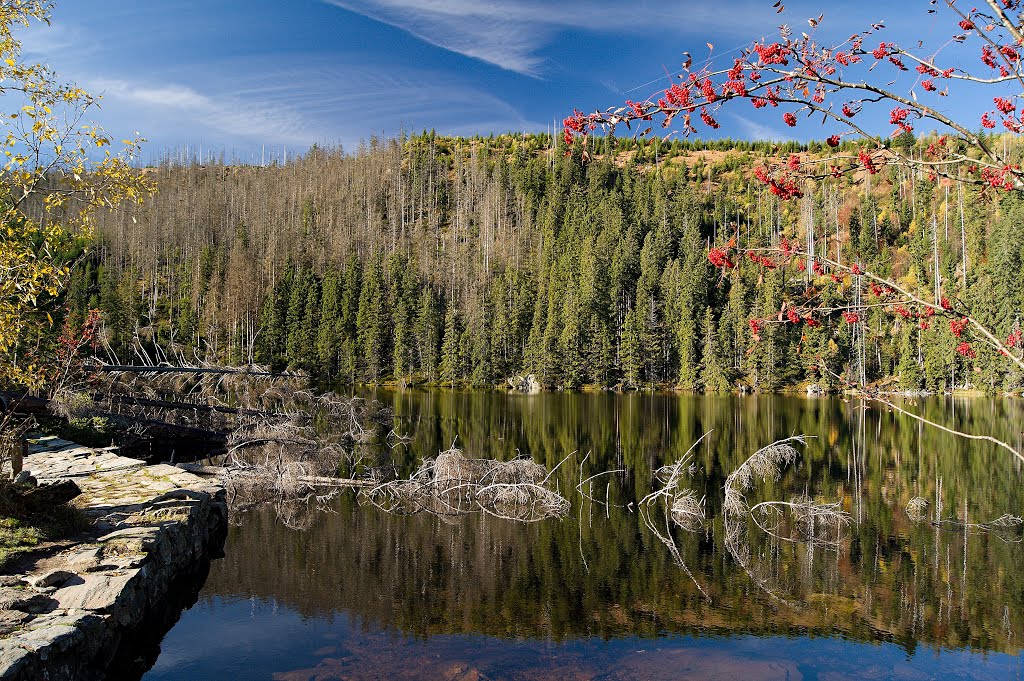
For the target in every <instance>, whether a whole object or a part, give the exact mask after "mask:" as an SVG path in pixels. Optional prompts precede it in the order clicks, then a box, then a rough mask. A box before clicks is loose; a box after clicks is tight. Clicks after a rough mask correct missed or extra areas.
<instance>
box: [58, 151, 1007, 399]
mask: <svg viewBox="0 0 1024 681" xmlns="http://www.w3.org/2000/svg"><path fill="white" fill-rule="evenodd" d="M933 141H934V140H929V139H927V138H920V139H915V138H913V137H912V136H910V135H905V136H903V137H902V138H898V139H896V140H894V141H893V142H892V143H893V144H902V145H904V146H905V147H907V151H908V153H911V154H915V153H919V154H924V153H925V150H926V148H927V146H928V144H929V143H931V142H933ZM990 142H991V143H992V144H1004V145H1008V144H1010V141H1009V140H1008V139H1000V138H992V139H991V140H990ZM586 151H587V153H586V155H585V156H584V153H583V150H582V149H580V148H579V145H577V146H576V147H575V148H572V149H567V148H566V147H565V146H564V143H563V142H562V141H561V140H560V139H559V140H556V139H553V138H551V137H550V136H547V135H543V134H540V135H521V134H517V135H503V136H492V137H488V138H482V137H478V138H451V137H443V136H439V135H436V134H434V133H423V134H417V135H401V136H399V137H396V138H394V139H371V140H370V141H368V142H366V143H364V144H361V145H360V146H359V147H358V148H356V149H354V150H345V149H341V148H331V149H326V148H317V147H314V148H312V149H310V150H309V151H308V152H307V153H306V154H305V155H302V156H300V157H297V158H292V159H290V160H289V162H287V163H285V164H281V163H274V164H272V165H267V166H250V165H234V164H229V163H225V162H223V160H221V161H219V162H218V161H215V160H210V159H203V161H202V162H200V161H199V159H194V158H191V159H190V158H189V156H188V155H186V154H179V155H177V156H176V157H175V158H174V159H173V160H172V159H168V160H166V161H164V162H162V163H160V164H159V165H157V166H155V167H152V168H149V169H147V171H146V172H147V174H148V175H149V179H151V180H153V181H154V182H155V183H156V185H157V187H158V191H157V194H156V195H155V196H154V197H153V198H152V199H151V200H148V201H147V202H145V204H144V205H142V206H132V207H127V208H118V209H114V210H111V211H109V212H107V213H105V214H104V215H102V216H101V218H100V219H99V221H98V225H97V233H96V241H95V243H94V245H93V247H92V248H91V249H90V250H89V252H88V254H87V256H85V257H84V258H83V259H82V260H81V262H79V263H78V265H77V266H76V268H75V270H74V272H73V275H72V280H71V282H70V285H69V288H68V293H67V296H68V303H69V305H68V309H70V310H71V315H72V317H73V318H83V317H84V315H85V313H86V311H87V310H89V309H91V308H99V309H100V310H101V311H102V313H103V319H104V323H103V329H102V334H101V341H102V345H103V347H104V348H105V349H106V352H107V353H108V354H109V356H110V359H111V361H114V362H117V363H131V362H137V361H140V360H142V359H146V360H152V361H156V360H160V359H165V358H166V359H169V360H172V361H173V359H174V358H175V357H177V358H179V359H181V358H186V359H189V360H193V361H194V360H202V361H214V362H220V363H233V364H240V363H261V364H268V365H271V366H273V367H274V368H275V369H286V368H287V369H292V370H302V371H306V372H309V373H311V374H313V375H315V376H316V377H317V378H318V379H319V380H321V381H323V382H324V383H343V384H357V383H374V384H383V383H390V384H398V385H403V386H409V385H443V386H450V387H469V386H473V387H493V386H499V385H504V384H506V382H507V379H509V378H510V377H513V376H521V375H527V374H532V375H534V376H535V378H536V380H537V381H539V382H540V384H542V385H543V386H545V387H547V388H551V389H581V388H588V387H614V388H620V389H649V388H675V389H681V390H690V391H706V392H720V391H727V390H732V389H737V388H739V389H748V390H755V391H777V390H782V389H786V388H791V387H801V388H802V387H803V386H805V385H806V384H809V383H815V384H818V385H821V386H822V387H825V388H829V387H835V385H836V384H837V381H838V380H839V379H837V377H842V378H843V380H844V381H849V382H852V383H860V384H874V385H878V386H889V387H891V389H894V390H895V389H899V390H907V391H917V390H929V391H943V390H945V391H949V390H954V389H963V388H976V389H982V390H986V391H991V392H998V391H1007V390H1019V389H1020V388H1021V385H1022V377H1021V375H1020V374H1019V372H1014V371H1012V370H1011V367H1010V366H1009V364H1008V363H1003V362H1000V361H999V358H998V357H995V355H994V354H993V353H991V352H988V351H985V350H983V349H979V352H978V355H977V357H965V356H962V355H960V354H958V353H957V352H956V346H957V342H958V341H957V339H956V338H954V337H953V335H952V334H951V333H950V331H949V329H948V328H945V325H944V324H939V323H936V324H929V323H927V322H926V321H918V320H916V319H905V318H902V317H900V316H899V315H894V314H893V313H892V311H891V310H888V309H886V308H885V307H884V306H878V307H871V306H870V305H869V306H868V307H867V308H866V314H865V315H863V316H862V318H861V319H859V320H858V321H857V322H856V323H848V322H846V321H844V320H843V318H842V316H841V315H839V314H836V315H834V316H830V317H828V318H825V319H822V320H821V322H822V323H821V325H820V326H817V327H809V326H805V325H801V326H799V327H791V326H789V325H783V324H772V325H768V326H767V327H766V328H765V330H764V331H763V332H761V333H760V334H759V337H758V339H755V338H754V337H753V332H752V330H751V325H750V320H751V319H752V318H765V317H774V316H776V315H778V314H779V311H780V305H781V303H782V300H783V288H784V283H785V281H786V278H792V277H812V278H813V277H815V275H814V274H813V273H812V272H811V271H810V269H807V270H801V271H798V270H797V268H795V267H789V268H775V269H767V268H764V267H762V266H760V265H757V264H754V263H751V262H746V261H744V262H740V263H737V267H736V268H735V269H730V270H725V271H724V273H723V270H719V269H716V268H715V267H713V266H712V265H711V263H709V261H708V257H707V253H708V249H709V247H710V246H713V245H715V244H721V243H724V242H725V241H726V240H728V239H730V238H735V239H737V241H738V243H739V244H740V245H741V246H743V247H747V246H756V245H758V244H763V245H768V244H777V243H780V241H781V240H782V239H788V240H790V241H796V242H798V243H801V244H803V245H805V247H806V248H808V249H812V248H813V249H814V251H815V252H818V253H827V254H828V255H829V257H831V258H834V259H837V260H839V261H842V262H856V263H860V264H861V266H862V267H864V268H866V269H870V270H871V271H872V272H878V273H884V274H885V275H887V276H888V277H889V278H891V279H892V280H894V281H898V282H900V284H901V285H903V286H905V287H908V288H909V289H911V290H914V291H915V292H919V293H921V294H923V295H929V296H930V295H931V293H932V292H935V291H937V290H940V289H941V293H942V295H945V296H949V297H951V298H953V297H955V298H957V299H959V300H961V301H963V302H964V303H965V304H967V305H969V306H971V308H972V310H973V311H974V313H975V315H976V316H977V317H978V318H980V319H981V320H983V321H984V322H985V323H986V324H987V325H989V327H990V328H992V329H994V330H995V331H996V332H998V333H999V334H1002V335H1003V336H1004V337H1005V335H1006V334H1007V333H1009V332H1010V331H1011V330H1012V329H1013V327H1014V325H1015V324H1017V323H1019V317H1020V315H1021V310H1022V306H1024V287H1022V286H1021V273H1022V266H1024V263H1022V259H1024V243H1022V242H1021V240H1020V239H1019V238H1015V237H1014V234H1015V233H1019V229H1017V228H1016V227H1015V226H1016V225H1019V223H1020V222H1021V221H1022V219H1024V202H1022V200H1021V199H1020V198H1019V197H1018V196H1017V194H1018V192H1011V193H1009V194H1004V195H998V196H997V195H995V194H993V193H986V192H984V191H982V190H980V189H977V188H974V187H971V186H966V185H964V184H962V183H947V184H944V183H942V182H936V181H935V180H934V179H932V178H928V177H927V176H925V175H923V174H919V173H916V172H912V171H909V170H900V169H896V168H892V169H887V170H886V171H884V172H881V173H879V174H877V175H864V174H862V175H860V176H845V177H842V178H838V179H835V178H829V179H826V180H822V181H820V182H818V183H817V184H816V185H815V186H814V187H813V188H810V189H809V190H808V191H806V192H805V194H804V196H803V197H802V198H801V199H798V200H793V201H780V200H779V199H778V198H777V197H776V196H774V195H772V194H771V193H770V192H769V191H768V189H767V188H766V187H765V186H764V185H763V184H762V183H760V182H758V181H757V180H756V179H754V177H753V171H754V169H755V168H757V167H758V166H762V165H764V164H765V163H767V162H769V160H773V159H778V158H785V157H786V156H787V155H789V154H799V155H800V156H801V157H802V158H808V157H809V158H813V157H815V155H824V154H825V153H826V148H825V147H824V145H821V144H817V143H813V142H812V143H809V144H797V143H792V142H791V143H784V144H773V143H767V142H762V143H751V142H743V141H733V140H721V141H716V142H690V141H681V140H677V141H671V142H662V141H659V140H651V141H646V140H637V139H632V138H613V137H606V138H592V139H591V140H590V148H589V149H587V150H586ZM819 278H820V279H822V282H821V286H820V292H821V296H822V302H823V303H824V304H826V305H827V304H829V303H830V301H831V302H834V303H835V304H836V305H837V306H841V305H842V304H843V301H846V300H850V298H851V297H850V295H849V294H850V293H851V287H854V288H855V289H859V288H860V286H859V283H858V282H856V281H851V280H850V279H849V278H847V279H845V280H842V281H829V278H828V277H827V276H824V277H819ZM857 295H863V296H864V297H865V299H866V298H867V297H870V295H871V291H870V290H869V289H868V288H867V287H866V286H865V287H864V291H863V292H862V293H858V294H857ZM868 302H870V301H868Z"/></svg>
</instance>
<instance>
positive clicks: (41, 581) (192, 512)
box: [0, 437, 227, 681]
mask: <svg viewBox="0 0 1024 681" xmlns="http://www.w3.org/2000/svg"><path fill="white" fill-rule="evenodd" d="M29 451H30V453H29V455H28V457H26V459H25V463H24V467H25V469H26V470H29V471H31V473H32V475H33V477H35V478H36V480H38V481H39V482H40V483H50V482H58V481H61V480H68V479H73V480H74V481H75V484H77V485H78V486H79V488H80V489H81V490H82V494H81V495H80V496H78V497H77V498H75V499H74V500H73V501H72V502H71V503H72V504H73V505H74V506H76V507H78V508H80V509H81V510H82V511H83V512H84V513H85V514H86V515H87V516H88V517H89V518H91V519H92V521H93V525H94V528H95V531H94V534H93V535H91V536H94V537H96V538H95V539H91V540H88V541H82V542H80V543H78V544H75V545H74V546H71V547H69V548H67V549H66V550H64V551H63V552H62V553H61V554H59V555H57V556H55V557H51V558H47V559H46V561H45V564H44V565H41V566H39V567H38V569H35V570H32V571H31V572H29V573H26V574H20V575H0V681H15V680H17V681H22V680H28V679H54V680H67V681H71V680H72V679H75V680H78V679H82V680H83V681H88V680H90V679H97V680H98V679H102V678H104V677H105V670H104V666H105V664H106V661H109V660H110V657H111V654H112V652H113V650H114V648H116V647H117V645H118V643H119V641H120V640H121V638H122V636H124V637H130V636H131V635H132V633H133V632H132V631H131V630H132V628H133V627H136V626H137V625H138V624H139V623H140V622H142V620H143V618H144V617H145V615H146V614H147V612H148V611H149V609H150V608H151V607H152V606H153V605H154V604H155V603H157V602H158V601H160V599H162V598H163V597H164V596H165V595H166V594H167V591H168V587H169V585H170V584H171V582H173V580H174V579H176V578H177V577H179V576H181V575H184V574H188V573H189V572H190V571H192V570H194V569H195V567H196V566H197V565H198V564H199V563H200V562H201V560H202V558H203V557H204V556H208V555H209V553H210V549H211V543H212V542H214V541H217V542H222V541H223V536H224V529H225V528H226V523H227V505H226V504H225V501H224V488H223V487H221V486H220V484H219V483H218V481H217V480H215V479H210V478H201V477H199V476H197V475H194V474H192V473H189V472H187V471H184V470H182V469H180V468H177V467H175V466H166V465H156V466H147V465H146V464H145V462H143V461H140V460H138V459H132V458H128V457H124V456H120V455H119V454H117V453H116V451H114V450H112V449H111V448H103V449H93V448H89V447H82V446H80V445H77V444H75V443H73V442H68V441H67V440H61V439H59V438H54V437H44V438H39V439H36V440H32V441H30V450H29ZM215 550H216V551H219V550H220V549H219V547H217V548H216V549H215Z"/></svg>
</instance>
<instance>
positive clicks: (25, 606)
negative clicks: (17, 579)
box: [0, 587, 53, 613]
mask: <svg viewBox="0 0 1024 681" xmlns="http://www.w3.org/2000/svg"><path fill="white" fill-rule="evenodd" d="M52 604H53V601H52V600H51V599H50V597H49V596H47V595H46V594H41V593H39V592H38V591H35V590H34V589H15V588H12V587H4V588H2V589H0V610H18V611H20V612H30V613H40V612H44V611H45V610H47V609H49V608H50V606H51V605H52Z"/></svg>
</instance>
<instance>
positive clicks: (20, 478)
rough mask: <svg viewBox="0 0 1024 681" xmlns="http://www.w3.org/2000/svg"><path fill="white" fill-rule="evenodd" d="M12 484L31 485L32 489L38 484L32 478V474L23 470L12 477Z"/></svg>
mask: <svg viewBox="0 0 1024 681" xmlns="http://www.w3.org/2000/svg"><path fill="white" fill-rule="evenodd" d="M14 483H15V484H17V485H31V486H33V487H35V486H36V485H38V484H39V483H38V482H37V481H36V479H35V478H33V477H32V472H31V471H28V470H23V471H22V472H20V473H18V474H17V475H16V476H14Z"/></svg>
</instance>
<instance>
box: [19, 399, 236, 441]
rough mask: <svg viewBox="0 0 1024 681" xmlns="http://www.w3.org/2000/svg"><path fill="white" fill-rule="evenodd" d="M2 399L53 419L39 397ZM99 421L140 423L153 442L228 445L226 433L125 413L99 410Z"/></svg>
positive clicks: (27, 413)
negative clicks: (166, 441)
mask: <svg viewBox="0 0 1024 681" xmlns="http://www.w3.org/2000/svg"><path fill="white" fill-rule="evenodd" d="M0 397H3V398H4V403H5V405H6V408H7V409H8V410H10V411H13V412H15V413H16V414H25V415H34V416H40V415H42V416H56V414H54V413H53V412H52V411H51V409H50V406H49V401H47V400H45V399H43V398H41V397H33V396H31V395H21V394H17V393H7V392H4V393H0ZM95 416H98V417H100V418H108V419H111V420H113V421H114V422H117V421H119V420H120V421H128V422H130V423H132V424H139V425H141V426H143V427H145V429H146V432H145V436H146V438H149V439H154V440H168V441H188V442H191V443H196V444H201V446H202V447H203V448H204V449H210V448H213V449H223V448H224V446H225V445H226V444H227V432H225V431H216V430H206V429H204V428H194V427H192V426H181V425H177V424H173V423H166V422H164V421H154V420H152V419H143V418H138V417H133V416H130V415H125V414H115V413H112V412H105V411H100V412H97V413H96V414H95Z"/></svg>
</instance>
